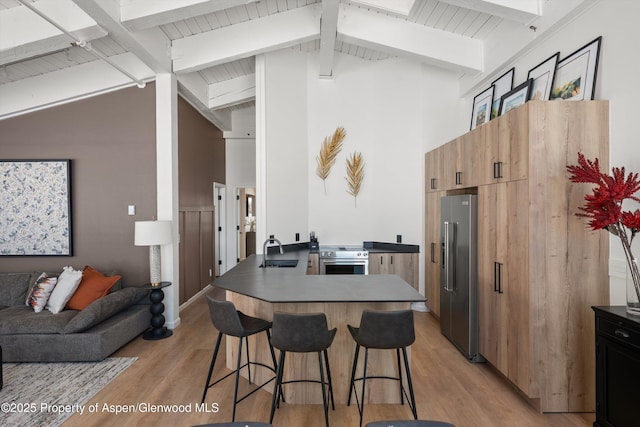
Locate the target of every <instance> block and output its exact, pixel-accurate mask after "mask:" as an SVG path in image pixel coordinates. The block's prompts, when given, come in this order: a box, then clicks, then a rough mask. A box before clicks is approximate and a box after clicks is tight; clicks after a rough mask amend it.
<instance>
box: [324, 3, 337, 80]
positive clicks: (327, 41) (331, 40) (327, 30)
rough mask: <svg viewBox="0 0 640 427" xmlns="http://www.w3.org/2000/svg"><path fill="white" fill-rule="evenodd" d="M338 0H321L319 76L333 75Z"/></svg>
mask: <svg viewBox="0 0 640 427" xmlns="http://www.w3.org/2000/svg"><path fill="white" fill-rule="evenodd" d="M339 6H340V2H339V1H338V0H322V18H321V21H320V53H319V63H320V77H331V76H332V75H333V55H334V52H335V46H336V36H337V32H338V11H339V10H340V7H339Z"/></svg>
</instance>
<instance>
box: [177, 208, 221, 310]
mask: <svg viewBox="0 0 640 427" xmlns="http://www.w3.org/2000/svg"><path fill="white" fill-rule="evenodd" d="M179 215H180V298H179V303H180V304H183V303H185V302H186V301H188V300H189V298H191V297H192V296H194V295H195V294H197V293H198V292H200V291H201V290H202V289H203V288H204V287H206V286H207V285H208V284H209V283H210V282H211V281H212V278H211V276H210V272H213V271H214V262H215V249H214V248H215V246H214V227H215V216H214V210H213V207H211V208H198V207H195V208H193V207H181V208H180V211H179Z"/></svg>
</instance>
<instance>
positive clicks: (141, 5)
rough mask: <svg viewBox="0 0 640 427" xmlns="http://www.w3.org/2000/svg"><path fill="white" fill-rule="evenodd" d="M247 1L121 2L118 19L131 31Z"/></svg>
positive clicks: (138, 0)
mask: <svg viewBox="0 0 640 427" xmlns="http://www.w3.org/2000/svg"><path fill="white" fill-rule="evenodd" d="M246 3H247V0H171V1H158V0H136V1H131V0H130V1H128V2H124V1H123V2H122V5H121V7H120V19H121V21H122V24H123V25H124V26H125V27H127V28H129V29H130V30H133V31H139V30H144V29H147V28H151V27H156V26H159V25H164V24H168V23H170V22H175V21H180V20H183V19H189V18H193V17H196V16H199V15H206V14H208V13H214V12H218V11H221V10H224V9H230V8H232V7H235V6H242V5H245V4H246Z"/></svg>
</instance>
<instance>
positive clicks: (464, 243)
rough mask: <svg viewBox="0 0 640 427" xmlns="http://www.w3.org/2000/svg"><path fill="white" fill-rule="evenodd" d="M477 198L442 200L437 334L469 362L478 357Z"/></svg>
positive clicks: (469, 196)
mask: <svg viewBox="0 0 640 427" xmlns="http://www.w3.org/2000/svg"><path fill="white" fill-rule="evenodd" d="M477 199H478V197H477V196H475V195H471V194H464V195H458V196H447V197H442V198H441V205H440V242H441V245H442V256H441V258H440V259H441V272H440V330H441V331H442V334H443V335H444V336H445V337H447V338H448V339H449V341H451V342H452V343H453V344H454V345H455V346H456V347H457V348H458V349H459V350H460V351H461V352H462V353H463V354H464V355H465V356H466V357H467V359H468V360H470V361H472V362H484V358H483V357H482V356H481V355H480V354H479V353H478V292H477V282H478V277H477V276H478V274H477V256H476V252H477V240H478V239H477V224H478V219H477V216H478V202H477Z"/></svg>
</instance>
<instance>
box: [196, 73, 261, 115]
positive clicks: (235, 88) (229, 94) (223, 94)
mask: <svg viewBox="0 0 640 427" xmlns="http://www.w3.org/2000/svg"><path fill="white" fill-rule="evenodd" d="M207 92H208V98H209V104H208V106H209V108H210V109H218V108H226V107H230V106H232V105H238V104H241V103H243V102H247V101H251V100H253V99H255V96H256V75H255V74H249V75H246V76H240V77H236V78H235V79H230V80H225V81H223V82H220V83H213V84H210V85H209V87H208V91H207Z"/></svg>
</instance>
